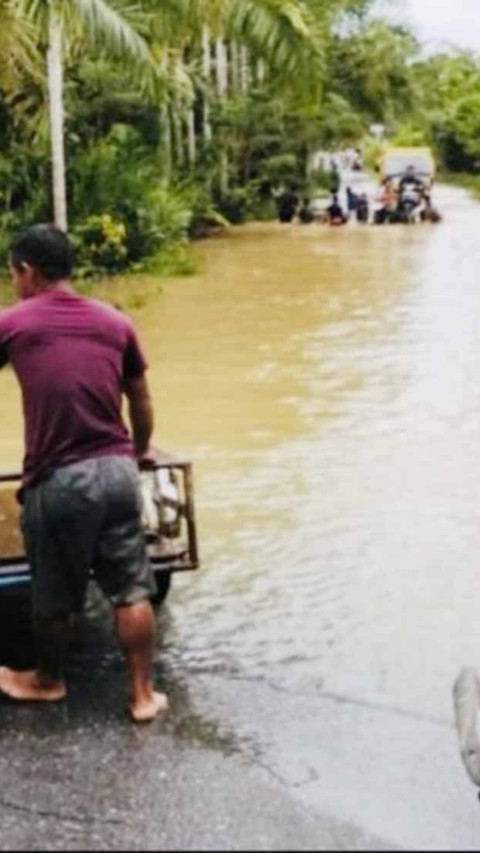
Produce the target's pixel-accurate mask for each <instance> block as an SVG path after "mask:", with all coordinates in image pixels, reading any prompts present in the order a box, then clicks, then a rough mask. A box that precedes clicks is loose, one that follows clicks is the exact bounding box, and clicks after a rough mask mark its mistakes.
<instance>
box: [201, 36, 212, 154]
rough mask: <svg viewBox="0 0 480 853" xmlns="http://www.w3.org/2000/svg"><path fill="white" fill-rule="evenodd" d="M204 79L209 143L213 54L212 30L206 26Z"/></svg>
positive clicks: (204, 37)
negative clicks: (211, 43)
mask: <svg viewBox="0 0 480 853" xmlns="http://www.w3.org/2000/svg"><path fill="white" fill-rule="evenodd" d="M202 53H203V63H202V65H203V69H202V71H203V79H204V84H205V92H204V95H203V137H204V139H205V142H206V143H207V145H209V144H210V142H211V141H212V125H211V123H210V84H211V76H212V54H211V46H210V30H209V28H208V27H207V26H205V27H204V28H203V30H202Z"/></svg>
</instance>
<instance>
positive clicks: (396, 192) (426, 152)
mask: <svg viewBox="0 0 480 853" xmlns="http://www.w3.org/2000/svg"><path fill="white" fill-rule="evenodd" d="M378 171H379V174H380V180H381V184H382V187H383V188H384V189H385V188H388V190H387V189H385V194H391V195H392V197H394V198H395V200H396V201H395V203H394V204H392V203H391V202H389V203H387V204H384V205H383V206H382V207H380V208H379V209H378V210H377V211H376V212H375V216H374V221H375V222H376V223H377V224H383V223H385V222H389V223H401V224H411V223H416V222H439V221H440V220H441V216H440V214H439V213H438V212H437V211H436V210H435V209H434V207H433V203H432V190H433V185H434V183H435V176H436V164H435V158H434V156H433V153H432V151H431V149H430V148H386V149H385V150H384V152H383V154H382V155H381V157H380V160H379V164H378Z"/></svg>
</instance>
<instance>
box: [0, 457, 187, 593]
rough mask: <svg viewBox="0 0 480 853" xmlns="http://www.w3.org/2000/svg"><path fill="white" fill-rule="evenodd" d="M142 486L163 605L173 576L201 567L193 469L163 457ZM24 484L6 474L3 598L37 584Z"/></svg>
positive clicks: (0, 523) (0, 528)
mask: <svg viewBox="0 0 480 853" xmlns="http://www.w3.org/2000/svg"><path fill="white" fill-rule="evenodd" d="M141 480H142V497H143V516H142V524H143V528H144V531H145V538H146V543H147V552H148V556H149V560H150V564H151V566H152V570H153V573H154V576H155V581H156V594H155V595H154V596H153V599H152V600H153V601H154V603H156V604H161V602H162V601H163V600H164V599H165V598H166V597H167V595H168V592H169V589H170V581H171V577H172V573H173V572H182V571H189V570H194V569H197V568H198V566H199V558H198V542H197V528H196V522H195V509H194V502H193V475H192V464H191V462H189V461H188V460H183V459H179V458H176V457H174V456H172V455H171V454H168V453H162V454H159V462H158V464H157V465H156V466H154V467H152V468H151V469H149V470H142V471H141ZM20 484H21V474H20V473H17V472H13V473H11V474H7V473H4V474H2V473H0V598H3V597H4V596H5V595H7V594H8V593H16V592H19V591H21V590H22V589H25V590H29V588H30V584H31V574H30V567H29V565H28V562H27V558H26V556H25V552H24V547H23V539H22V536H21V533H20V524H19V516H20V507H19V505H18V503H17V500H16V494H17V490H18V488H19V486H20Z"/></svg>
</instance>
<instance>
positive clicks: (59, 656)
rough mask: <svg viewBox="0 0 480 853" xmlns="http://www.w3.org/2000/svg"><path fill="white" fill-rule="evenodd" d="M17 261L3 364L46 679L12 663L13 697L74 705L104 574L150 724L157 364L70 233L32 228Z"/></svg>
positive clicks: (1, 675) (138, 699)
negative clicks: (149, 545) (14, 418)
mask: <svg viewBox="0 0 480 853" xmlns="http://www.w3.org/2000/svg"><path fill="white" fill-rule="evenodd" d="M10 264H11V273H12V278H13V282H14V285H15V287H16V290H17V295H18V297H19V299H20V302H19V304H17V305H16V306H14V307H13V308H9V309H7V310H5V311H3V312H1V313H0V367H3V366H4V365H6V364H7V363H9V364H11V365H12V367H13V369H14V371H15V373H16V375H17V378H18V381H19V383H20V386H21V389H22V394H23V408H24V417H25V435H26V455H25V462H24V477H23V499H24V519H23V526H24V535H25V544H26V550H27V556H28V560H29V563H30V567H31V571H32V591H33V610H34V622H35V635H36V642H37V656H38V663H37V669H36V670H34V671H32V672H15V671H13V670H11V669H7V668H6V667H1V668H0V691H1V692H2V693H3V694H5V695H6V696H7V697H9V698H10V699H13V700H18V701H30V702H31V701H39V702H57V701H61V700H63V699H65V698H66V695H67V686H66V682H65V676H64V660H65V655H66V651H67V647H68V642H69V638H70V635H71V627H72V623H73V619H74V615H75V614H77V613H80V612H81V611H82V608H83V605H84V601H85V596H86V590H87V583H88V579H89V575H90V570H91V569H93V571H94V574H95V577H96V580H97V582H98V584H99V585H100V588H101V589H102V591H103V593H104V594H105V595H106V596H107V598H108V599H109V600H110V602H111V603H112V605H113V607H114V612H115V626H116V632H117V636H118V639H119V641H120V644H121V646H122V649H123V651H124V653H125V656H126V661H127V667H128V671H129V677H130V696H129V710H130V714H131V716H132V718H133V720H134V721H136V722H148V721H150V720H153V719H154V718H155V717H156V716H157V715H158V714H159V712H161V711H164V710H166V709H167V707H168V702H167V698H166V697H165V696H164V695H163V694H160V693H156V692H155V691H154V688H153V684H152V658H153V644H154V627H155V626H154V613H153V610H152V606H151V603H150V597H151V595H152V593H153V592H154V581H153V577H152V573H151V569H150V565H149V562H148V559H147V554H146V546H145V541H144V536H143V531H142V527H141V520H140V519H141V494H140V479H139V470H138V464H139V463H140V464H143V465H148V464H149V462H150V464H151V463H152V461H153V451H151V450H150V438H151V435H152V432H153V410H152V404H151V399H150V394H149V389H148V384H147V381H146V378H145V372H146V369H147V364H146V361H145V358H144V356H143V354H142V351H141V348H140V345H139V343H138V340H137V336H136V334H135V331H134V328H133V325H132V323H131V322H130V321H129V320H128V319H127V318H126V317H124V316H123V315H122V314H121V313H119V312H118V311H117V310H115V309H114V308H111V307H109V306H107V305H105V304H103V303H101V302H97V301H95V300H92V299H86V298H84V297H82V296H80V295H78V294H76V293H75V292H74V291H73V289H72V287H71V285H70V278H71V275H72V266H73V264H72V255H71V249H70V245H69V242H68V239H67V237H66V235H65V234H64V233H63V232H62V231H60V230H59V229H58V228H55V227H54V226H51V225H36V226H34V227H33V228H31V229H29V230H28V231H26V232H25V233H24V234H23V235H22V236H21V237H20V238H19V240H18V241H17V243H16V244H15V245H14V246H13V249H12V251H11V260H10ZM123 394H125V395H126V397H127V399H128V402H129V415H130V421H131V426H132V433H133V438H131V437H130V435H129V433H128V431H127V429H126V427H125V425H124V423H123V421H122V414H121V405H122V395H123Z"/></svg>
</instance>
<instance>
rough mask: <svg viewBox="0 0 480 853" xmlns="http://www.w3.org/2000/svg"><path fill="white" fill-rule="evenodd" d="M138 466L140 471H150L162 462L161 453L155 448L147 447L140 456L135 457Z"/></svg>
mask: <svg viewBox="0 0 480 853" xmlns="http://www.w3.org/2000/svg"><path fill="white" fill-rule="evenodd" d="M137 462H138V466H139V468H140V470H141V471H151V470H152V469H154V468H158V466H159V465H160V464H161V462H162V451H161V450H158V449H157V448H156V447H149V448H148V450H147V451H146V453H144V454H143V455H142V456H137Z"/></svg>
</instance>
